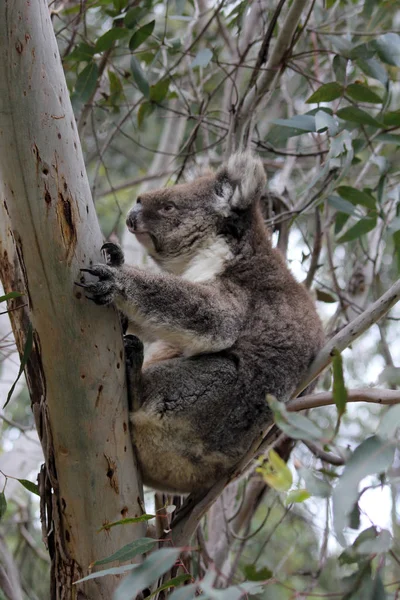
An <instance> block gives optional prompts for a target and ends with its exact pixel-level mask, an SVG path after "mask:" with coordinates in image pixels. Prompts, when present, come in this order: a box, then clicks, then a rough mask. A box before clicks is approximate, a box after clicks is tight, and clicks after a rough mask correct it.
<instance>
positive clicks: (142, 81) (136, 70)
mask: <svg viewBox="0 0 400 600" xmlns="http://www.w3.org/2000/svg"><path fill="white" fill-rule="evenodd" d="M131 70H132V73H133V78H134V80H135V82H136V85H137V86H138V88H139V90H140V91H141V92H142V94H143V96H145V97H146V98H149V97H150V87H149V84H148V81H147V79H146V76H145V74H144V73H143V71H142V67H141V66H140V63H139V61H138V60H137V58H136V57H135V56H131Z"/></svg>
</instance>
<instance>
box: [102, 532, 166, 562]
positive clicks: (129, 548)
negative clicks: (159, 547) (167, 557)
mask: <svg viewBox="0 0 400 600" xmlns="http://www.w3.org/2000/svg"><path fill="white" fill-rule="evenodd" d="M156 544H157V541H156V540H153V539H152V538H146V537H144V538H139V539H138V540H135V541H133V542H131V543H130V544H126V546H123V547H122V548H120V549H119V550H117V552H114V554H111V556H107V558H102V559H101V560H96V562H94V563H93V565H106V564H107V563H110V562H113V561H114V560H118V561H119V562H125V561H127V560H131V559H132V558H134V557H135V556H138V555H140V554H146V552H150V550H152V548H154V546H155V545H156Z"/></svg>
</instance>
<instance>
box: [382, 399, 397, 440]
mask: <svg viewBox="0 0 400 600" xmlns="http://www.w3.org/2000/svg"><path fill="white" fill-rule="evenodd" d="M399 427H400V404H397V406H391V407H390V408H389V409H388V410H387V411H386V412H385V414H384V415H383V417H382V419H381V422H380V424H379V427H378V430H377V434H378V435H379V437H381V438H383V439H394V438H395V434H396V432H397V430H398V429H399Z"/></svg>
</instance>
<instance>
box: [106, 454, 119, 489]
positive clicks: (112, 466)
mask: <svg viewBox="0 0 400 600" xmlns="http://www.w3.org/2000/svg"><path fill="white" fill-rule="evenodd" d="M104 457H105V459H106V461H107V465H108V468H107V473H106V475H107V477H108V479H109V480H110V485H111V487H112V489H113V490H114V491H115V492H116V493H117V494H119V484H118V477H117V463H116V462H114V461H113V460H112V459H111V458H110V457H109V456H107V454H104Z"/></svg>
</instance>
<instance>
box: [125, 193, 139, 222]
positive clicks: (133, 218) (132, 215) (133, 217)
mask: <svg viewBox="0 0 400 600" xmlns="http://www.w3.org/2000/svg"><path fill="white" fill-rule="evenodd" d="M141 211H142V205H141V203H140V202H139V198H138V203H137V204H135V206H134V207H133V208H131V210H130V211H129V212H128V216H127V217H126V224H127V226H128V228H129V229H136V222H137V217H138V215H139V213H140V212H141Z"/></svg>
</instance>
